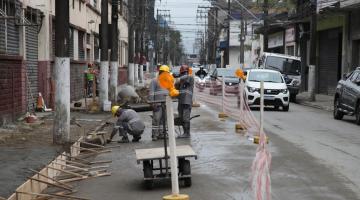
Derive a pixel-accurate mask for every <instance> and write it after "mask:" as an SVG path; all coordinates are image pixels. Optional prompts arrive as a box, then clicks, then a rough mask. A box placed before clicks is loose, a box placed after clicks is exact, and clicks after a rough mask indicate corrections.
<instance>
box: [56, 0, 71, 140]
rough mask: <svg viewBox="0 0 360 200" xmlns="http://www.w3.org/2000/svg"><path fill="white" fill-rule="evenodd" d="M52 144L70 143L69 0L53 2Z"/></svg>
mask: <svg viewBox="0 0 360 200" xmlns="http://www.w3.org/2000/svg"><path fill="white" fill-rule="evenodd" d="M55 12H56V18H55V68H54V77H55V119H54V129H53V143H54V144H68V143H70V58H69V51H68V48H69V46H68V44H69V30H70V25H69V0H56V2H55Z"/></svg>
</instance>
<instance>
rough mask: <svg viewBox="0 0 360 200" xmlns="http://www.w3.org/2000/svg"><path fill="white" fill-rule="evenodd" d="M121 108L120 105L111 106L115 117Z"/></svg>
mask: <svg viewBox="0 0 360 200" xmlns="http://www.w3.org/2000/svg"><path fill="white" fill-rule="evenodd" d="M119 109H120V106H113V107H112V108H111V113H112V115H113V116H114V117H115V114H116V112H117V111H118V110H119Z"/></svg>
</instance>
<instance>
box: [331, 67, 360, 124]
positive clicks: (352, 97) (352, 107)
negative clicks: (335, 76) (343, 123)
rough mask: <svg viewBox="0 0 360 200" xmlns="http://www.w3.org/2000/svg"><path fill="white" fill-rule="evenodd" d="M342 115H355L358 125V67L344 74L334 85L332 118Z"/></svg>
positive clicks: (359, 84) (359, 106)
mask: <svg viewBox="0 0 360 200" xmlns="http://www.w3.org/2000/svg"><path fill="white" fill-rule="evenodd" d="M344 115H355V116H356V124H358V125H360V67H358V68H356V69H355V70H354V71H353V72H351V73H349V74H346V75H344V77H343V79H342V80H340V81H339V83H338V85H337V87H336V93H335V99H334V118H335V119H338V120H340V119H342V118H343V117H344Z"/></svg>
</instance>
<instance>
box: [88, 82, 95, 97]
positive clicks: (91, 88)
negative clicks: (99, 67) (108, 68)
mask: <svg viewBox="0 0 360 200" xmlns="http://www.w3.org/2000/svg"><path fill="white" fill-rule="evenodd" d="M93 84H94V81H89V80H88V82H87V95H88V96H90V95H91V94H92V92H93V91H92V90H93Z"/></svg>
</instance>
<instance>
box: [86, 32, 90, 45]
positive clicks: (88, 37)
mask: <svg viewBox="0 0 360 200" xmlns="http://www.w3.org/2000/svg"><path fill="white" fill-rule="evenodd" d="M86 44H90V33H87V34H86Z"/></svg>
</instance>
